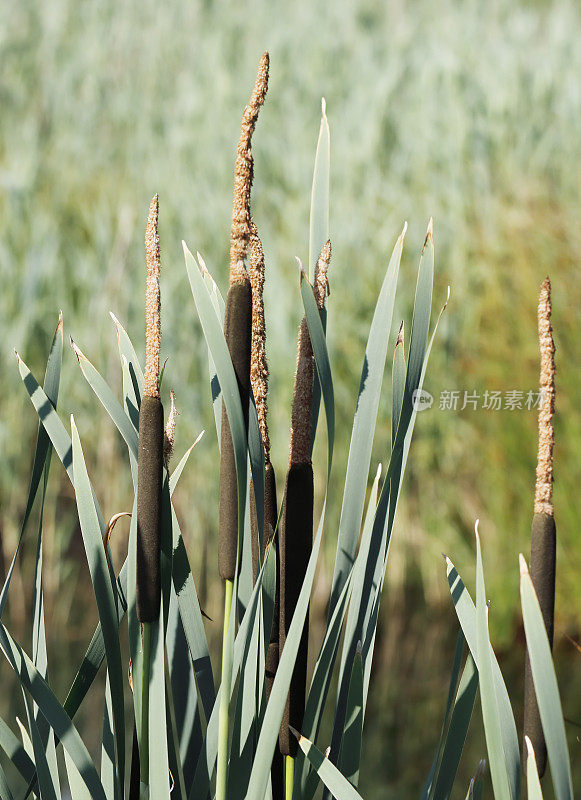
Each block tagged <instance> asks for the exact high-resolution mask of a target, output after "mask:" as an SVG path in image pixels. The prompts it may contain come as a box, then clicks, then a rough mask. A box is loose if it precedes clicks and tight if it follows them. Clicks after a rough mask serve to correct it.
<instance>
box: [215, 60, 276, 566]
mask: <svg viewBox="0 0 581 800" xmlns="http://www.w3.org/2000/svg"><path fill="white" fill-rule="evenodd" d="M268 66H269V60H268V53H264V55H263V56H262V59H261V61H260V65H259V68H258V74H257V76H256V83H255V86H254V90H253V92H252V95H251V97H250V101H249V103H248V105H247V106H246V108H245V109H244V114H243V116H242V124H241V129H240V140H239V142H238V149H237V153H236V162H235V166H234V201H233V206H232V228H231V233H230V285H229V287H228V294H227V296H226V312H225V320H224V336H225V338H226V344H227V345H228V350H229V351H230V356H231V358H232V364H233V366H234V371H235V373H236V378H237V380H238V388H239V390H240V402H241V404H242V413H243V415H244V421H245V424H246V427H248V402H249V391H250V349H251V335H252V333H251V331H252V287H251V284H250V277H249V275H248V272H247V270H246V266H245V259H246V256H247V254H248V247H249V244H250V237H251V231H252V228H251V215H250V193H251V189H252V179H253V172H254V164H253V158H252V149H251V140H252V134H253V132H254V127H255V125H256V121H257V119H258V112H259V110H260V107H261V105H262V104H263V103H264V98H265V96H266V92H267V89H268ZM218 531H219V533H218V537H219V538H218V569H219V572H220V577H221V578H222V579H223V580H225V581H233V580H234V574H235V570H236V558H237V553H238V490H237V484H236V463H235V459H234V448H233V444H232V434H231V432H230V425H229V422H228V416H227V414H226V408H225V406H223V410H222V444H221V457H220V508H219V521H218ZM238 566H239V567H240V564H239V565H238Z"/></svg>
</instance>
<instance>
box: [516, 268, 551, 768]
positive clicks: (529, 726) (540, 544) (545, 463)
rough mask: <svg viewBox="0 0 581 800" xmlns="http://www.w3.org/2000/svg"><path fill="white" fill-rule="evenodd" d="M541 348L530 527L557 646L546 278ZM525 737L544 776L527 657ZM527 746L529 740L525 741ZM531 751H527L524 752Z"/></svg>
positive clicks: (535, 577) (535, 568)
mask: <svg viewBox="0 0 581 800" xmlns="http://www.w3.org/2000/svg"><path fill="white" fill-rule="evenodd" d="M538 325H539V348H540V352H541V381H540V383H541V406H540V408H539V449H538V457H537V480H536V486H535V503H534V516H533V523H532V528H531V560H530V570H529V571H530V576H531V579H532V582H533V585H534V587H535V591H536V593H537V597H538V598H539V605H540V607H541V611H542V614H543V619H544V622H545V627H546V629H547V635H548V637H549V642H550V644H551V647H552V645H553V628H554V611H555V566H556V541H557V532H556V528H555V517H554V510H553V445H554V432H553V414H554V413H555V344H554V342H553V330H552V327H551V283H550V281H549V279H548V278H545V280H544V281H543V285H542V286H541V293H540V296H539V307H538ZM524 703H525V708H524V712H525V713H524V736H525V737H527V736H528V738H529V739H530V742H531V744H532V747H533V749H534V751H535V757H536V762H537V769H538V773H539V777H541V778H542V776H543V774H544V772H545V768H546V764H547V748H546V745H545V738H544V736H543V728H542V725H541V719H540V715H539V709H538V706H537V700H536V696H535V689H534V685H533V679H532V673H531V668H530V663H529V658H528V653H527V659H526V665H525V700H524ZM525 741H526V740H525ZM525 752H526V751H525Z"/></svg>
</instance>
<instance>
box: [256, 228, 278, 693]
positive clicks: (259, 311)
mask: <svg viewBox="0 0 581 800" xmlns="http://www.w3.org/2000/svg"><path fill="white" fill-rule="evenodd" d="M250 284H251V287H252V335H251V348H250V383H251V385H252V393H253V395H254V401H255V403H256V415H257V417H258V427H259V429H260V436H261V439H262V446H263V448H264V537H263V542H262V554H261V557H262V555H263V554H264V550H265V548H266V546H267V545H268V543H269V542H270V540H271V538H272V535H273V533H274V529H275V528H276V520H277V517H278V513H277V502H276V481H275V475H274V469H273V466H272V464H271V461H270V437H269V435H268V422H267V413H268V364H267V361H266V324H265V320H264V300H263V290H264V252H263V249H262V242H261V241H260V238H259V236H258V230H257V228H256V225H255V224H254V222H251V239H250ZM250 514H251V516H250V522H251V526H252V530H251V533H252V568H253V573H254V575H255V576H256V575H257V574H258V567H259V554H258V538H259V537H258V520H257V517H256V505H255V501H254V489H253V488H252V492H251V506H250ZM277 560H278V556H277ZM277 613H278V608H275V618H276V614H277ZM276 637H277V646H278V627H277V633H276ZM267 688H268V686H267Z"/></svg>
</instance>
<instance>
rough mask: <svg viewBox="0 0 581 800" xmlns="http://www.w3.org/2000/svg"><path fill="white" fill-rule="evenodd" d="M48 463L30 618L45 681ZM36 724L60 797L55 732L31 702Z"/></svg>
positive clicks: (35, 655) (36, 661) (34, 658)
mask: <svg viewBox="0 0 581 800" xmlns="http://www.w3.org/2000/svg"><path fill="white" fill-rule="evenodd" d="M49 464H50V453H49V455H48V458H47V462H46V466H45V470H44V482H43V487H42V497H41V504H40V518H39V523H38V542H37V548H36V564H35V577H34V596H33V619H32V661H33V664H34V666H35V667H36V668H37V670H38V671H39V672H40V674H41V675H42V677H43V678H44V679H45V680H46V681H47V683H48V658H47V651H46V635H45V621H44V593H43V588H42V564H43V560H42V525H43V512H44V501H45V497H46V485H47V481H48V469H49ZM33 719H34V722H35V723H36V725H35V728H36V732H37V733H38V736H39V738H40V742H41V746H42V750H43V754H44V755H45V756H46V760H47V765H48V768H49V771H50V775H51V782H52V785H53V786H54V787H55V792H56V795H57V798H59V800H60V788H59V779H58V765H57V758H56V745H55V740H54V734H53V732H52V731H51V730H50V727H49V725H48V723H47V721H46V720H45V718H44V717H43V716H42V714H41V713H40V711H39V710H38V708H37V707H36V706H34V716H33ZM35 761H37V760H36V759H35Z"/></svg>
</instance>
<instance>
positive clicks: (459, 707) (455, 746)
mask: <svg viewBox="0 0 581 800" xmlns="http://www.w3.org/2000/svg"><path fill="white" fill-rule="evenodd" d="M477 690H478V670H477V669H476V664H475V663H474V659H473V658H472V656H471V655H470V653H469V654H468V657H467V659H466V664H465V666H464V671H463V672H462V677H461V679H460V684H459V686H458V693H457V695H456V698H455V700H454V708H453V710H452V717H451V719H450V725H449V727H448V729H447V731H446V737H445V742H444V748H443V752H442V758H441V761H440V764H439V766H438V774H437V778H436V781H435V783H434V791H433V794H432V797H433V798H434V800H448V798H449V797H450V795H451V794H452V788H453V786H454V780H455V778H456V773H457V771H458V765H459V763H460V758H461V756H462V750H463V749H464V743H465V741H466V736H467V734H468V727H469V725H470V719H471V718H472V711H473V710H474V702H475V700H476V692H477Z"/></svg>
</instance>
